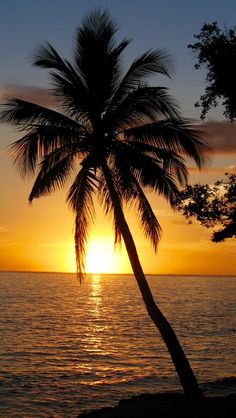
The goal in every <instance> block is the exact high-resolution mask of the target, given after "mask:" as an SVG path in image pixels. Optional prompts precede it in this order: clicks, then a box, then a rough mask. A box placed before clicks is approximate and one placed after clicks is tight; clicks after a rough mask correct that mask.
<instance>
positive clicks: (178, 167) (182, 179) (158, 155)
mask: <svg viewBox="0 0 236 418" xmlns="http://www.w3.org/2000/svg"><path fill="white" fill-rule="evenodd" d="M125 143H126V144H128V145H130V146H131V147H134V148H135V149H136V150H138V151H140V152H141V153H143V154H145V155H149V156H151V157H153V158H154V159H155V160H158V161H159V162H160V163H161V165H162V167H163V168H164V169H165V170H166V171H167V172H169V173H172V174H173V175H175V176H176V178H177V180H178V182H179V183H180V184H181V185H184V184H186V183H187V180H188V170H187V167H186V161H185V160H184V159H183V158H182V157H181V156H180V155H179V154H177V153H176V152H174V151H171V150H169V149H168V148H167V149H165V148H158V147H156V146H154V145H150V144H146V143H143V142H134V141H129V140H128V141H125Z"/></svg>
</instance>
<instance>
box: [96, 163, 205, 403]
mask: <svg viewBox="0 0 236 418" xmlns="http://www.w3.org/2000/svg"><path fill="white" fill-rule="evenodd" d="M103 169H104V175H105V178H106V182H107V186H108V188H109V191H110V195H111V198H112V201H113V205H114V210H115V213H116V218H117V219H118V223H119V228H120V231H121V234H122V237H123V240H124V243H125V246H126V250H127V253H128V256H129V260H130V263H131V266H132V269H133V272H134V275H135V278H136V280H137V283H138V286H139V290H140V292H141V294H142V298H143V301H144V303H145V306H146V309H147V313H148V315H149V316H150V318H151V319H152V321H153V322H154V324H155V325H156V328H157V329H158V330H159V332H160V334H161V336H162V338H163V340H164V342H165V344H166V347H167V349H168V351H169V353H170V356H171V359H172V361H173V363H174V366H175V369H176V372H177V374H178V376H179V380H180V383H181V385H182V387H183V390H184V393H185V394H186V395H187V396H190V397H194V398H200V397H202V396H203V395H202V391H201V389H200V388H199V386H198V382H197V379H196V377H195V375H194V373H193V371H192V369H191V366H190V364H189V361H188V359H187V357H186V355H185V353H184V351H183V349H182V347H181V345H180V343H179V341H178V338H177V336H176V334H175V332H174V330H173V329H172V327H171V325H170V324H169V322H168V321H167V319H166V318H165V316H164V315H163V314H162V312H161V311H160V309H159V308H158V306H157V305H156V303H155V301H154V299H153V296H152V292H151V289H150V287H149V284H148V282H147V280H146V277H145V275H144V272H143V269H142V266H141V264H140V261H139V257H138V253H137V250H136V246H135V243H134V240H133V237H132V234H131V232H130V229H129V227H128V224H127V222H126V220H125V217H124V213H123V210H122V207H121V204H120V199H119V196H118V195H117V193H116V190H115V188H114V184H113V181H112V178H111V175H110V172H109V169H108V167H107V165H106V164H105V166H104V167H103Z"/></svg>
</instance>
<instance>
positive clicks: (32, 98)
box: [0, 84, 56, 107]
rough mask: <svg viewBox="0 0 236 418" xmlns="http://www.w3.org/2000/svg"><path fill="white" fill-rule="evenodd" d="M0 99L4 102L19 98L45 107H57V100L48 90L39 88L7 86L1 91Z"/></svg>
mask: <svg viewBox="0 0 236 418" xmlns="http://www.w3.org/2000/svg"><path fill="white" fill-rule="evenodd" d="M0 97H1V99H2V100H6V99H10V98H12V97H17V98H19V99H22V100H26V101H29V102H33V103H37V104H39V105H41V106H45V107H53V106H55V105H56V99H55V97H53V95H52V93H51V92H50V91H49V90H48V89H43V88H39V87H32V86H22V85H16V84H7V85H5V87H3V89H2V90H1V92H0Z"/></svg>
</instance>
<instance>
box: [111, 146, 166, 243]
mask: <svg viewBox="0 0 236 418" xmlns="http://www.w3.org/2000/svg"><path fill="white" fill-rule="evenodd" d="M119 151H120V152H119ZM123 151H124V149H123V147H121V149H120V150H119V147H117V148H116V153H115V157H114V164H113V166H114V168H113V171H114V177H115V178H116V181H117V183H118V186H117V188H119V195H120V196H122V199H123V200H125V201H126V202H127V203H130V202H133V203H134V204H135V205H136V206H137V210H138V213H139V215H140V219H141V225H142V229H143V231H144V235H145V237H146V238H148V239H149V240H150V241H151V243H152V245H153V248H154V250H155V251H156V249H157V244H158V242H159V239H160V234H161V227H160V224H159V222H158V221H157V219H156V216H155V214H154V212H153V211H152V208H151V205H150V203H149V202H148V199H147V197H146V196H145V194H144V192H143V190H142V187H141V186H140V184H139V182H138V181H137V179H136V178H135V176H134V174H133V172H132V167H131V165H130V161H129V158H127V159H126V157H125V153H124V152H123Z"/></svg>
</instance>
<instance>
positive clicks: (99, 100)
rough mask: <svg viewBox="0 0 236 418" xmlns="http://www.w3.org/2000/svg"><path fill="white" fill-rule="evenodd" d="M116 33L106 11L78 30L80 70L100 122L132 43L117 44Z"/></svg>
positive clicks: (77, 55)
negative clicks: (122, 59) (122, 56)
mask: <svg viewBox="0 0 236 418" xmlns="http://www.w3.org/2000/svg"><path fill="white" fill-rule="evenodd" d="M116 31H117V25H116V24H115V22H114V21H113V20H112V19H111V17H110V16H109V14H108V13H107V12H106V11H104V12H100V11H95V12H93V13H91V14H89V15H88V17H87V18H86V19H85V20H84V21H83V22H82V26H81V27H80V28H78V30H77V36H76V47H75V63H76V68H77V69H78V72H79V73H80V75H81V77H82V79H83V82H84V84H85V85H86V87H87V88H88V91H89V92H90V93H91V99H92V102H93V109H94V113H96V114H97V118H98V120H99V117H101V115H102V114H103V113H104V112H105V110H106V107H107V105H108V103H109V102H110V100H111V98H112V96H113V94H114V91H115V90H116V88H117V85H118V81H119V80H120V73H121V63H120V54H121V53H122V52H123V50H124V49H125V48H126V46H127V45H128V43H129V41H128V40H126V39H125V40H123V41H122V42H121V43H120V44H118V45H116V42H115V38H114V35H115V33H116ZM92 102H91V106H92Z"/></svg>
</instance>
